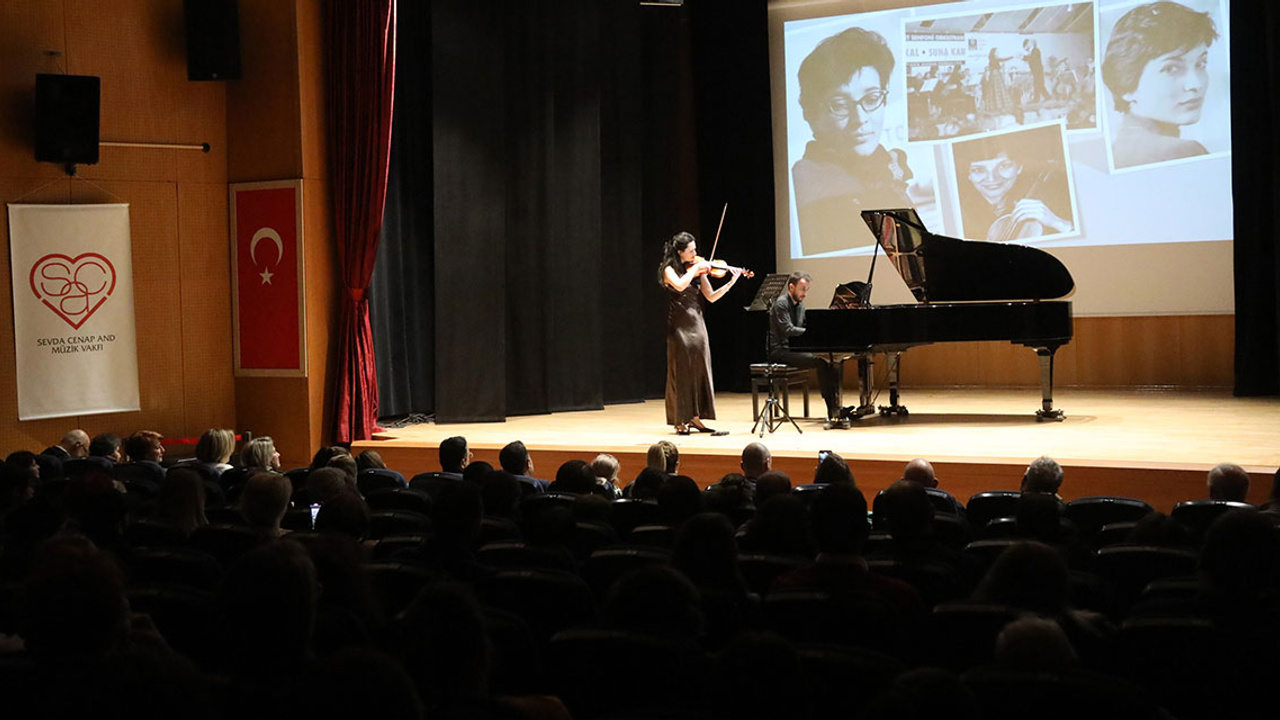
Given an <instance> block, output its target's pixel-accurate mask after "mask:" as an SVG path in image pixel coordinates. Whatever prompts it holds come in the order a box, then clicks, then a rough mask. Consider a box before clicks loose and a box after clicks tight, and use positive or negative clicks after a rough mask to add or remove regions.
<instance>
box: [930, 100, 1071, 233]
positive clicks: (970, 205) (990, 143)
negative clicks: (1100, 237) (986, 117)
mask: <svg viewBox="0 0 1280 720" xmlns="http://www.w3.org/2000/svg"><path fill="white" fill-rule="evenodd" d="M951 152H952V158H953V161H954V167H955V174H956V178H955V187H956V189H957V196H958V197H957V201H958V205H959V209H960V217H961V219H962V222H963V226H964V237H965V238H967V239H970V240H989V241H992V242H1027V241H1034V240H1037V239H1042V238H1044V239H1047V238H1055V237H1065V236H1069V235H1073V234H1075V232H1076V216H1077V214H1076V209H1075V197H1074V194H1073V188H1072V184H1071V175H1070V163H1069V158H1068V157H1067V145H1066V137H1065V134H1064V127H1063V124H1062V123H1061V121H1059V122H1057V123H1052V124H1048V125H1043V126H1040V127H1034V128H1025V129H1018V130H1012V131H1009V132H1005V133H1000V134H996V135H988V136H986V137H982V138H975V139H972V140H962V141H958V142H956V143H954V144H953V145H952V146H951Z"/></svg>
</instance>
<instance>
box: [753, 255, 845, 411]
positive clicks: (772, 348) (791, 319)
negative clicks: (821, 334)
mask: <svg viewBox="0 0 1280 720" xmlns="http://www.w3.org/2000/svg"><path fill="white" fill-rule="evenodd" d="M811 281H812V278H811V277H810V276H809V273H807V272H800V271H796V272H793V273H791V277H789V278H787V291H786V292H785V293H781V294H780V295H778V298H777V299H776V300H774V301H773V307H771V308H770V309H769V342H768V349H769V362H772V363H782V364H784V365H791V366H792V367H800V368H816V369H817V370H818V385H819V386H820V387H821V388H822V399H823V400H825V401H826V402H827V418H828V419H830V420H839V419H840V374H841V373H840V367H839V366H835V365H832V364H831V363H830V362H827V360H826V359H824V358H821V357H818V356H817V355H814V354H812V353H802V352H793V351H792V350H791V347H790V344H791V338H793V337H796V336H798V335H802V334H804V298H805V296H806V295H808V294H809V283H810V282H811Z"/></svg>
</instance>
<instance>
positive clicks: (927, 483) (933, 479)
mask: <svg viewBox="0 0 1280 720" xmlns="http://www.w3.org/2000/svg"><path fill="white" fill-rule="evenodd" d="M902 479H903V480H906V481H907V482H911V483H915V484H917V485H919V486H921V487H926V488H936V487H938V477H937V475H934V473H933V463H930V462H929V461H928V460H925V459H924V458H916V459H915V460H912V461H911V462H909V463H907V466H906V467H905V468H903V469H902Z"/></svg>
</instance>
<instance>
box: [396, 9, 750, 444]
mask: <svg viewBox="0 0 1280 720" xmlns="http://www.w3.org/2000/svg"><path fill="white" fill-rule="evenodd" d="M722 4H723V6H724V8H725V10H724V12H726V13H728V14H731V15H737V14H738V13H740V12H742V11H743V10H744V9H746V10H749V11H750V13H749V14H750V16H751V17H752V18H753V22H754V25H753V29H752V30H751V32H752V33H754V35H755V36H754V37H752V38H749V43H754V44H755V46H756V47H755V50H754V51H753V52H752V53H748V55H749V56H750V57H751V58H752V60H751V62H752V64H753V65H755V67H752V68H749V74H750V75H751V76H752V77H754V78H756V79H757V80H759V79H760V78H764V79H763V82H762V84H760V85H758V86H757V88H756V91H755V95H756V97H757V98H762V100H760V105H759V107H758V108H754V109H753V110H752V112H754V113H755V119H754V121H753V122H756V123H757V126H756V127H755V128H754V132H753V134H750V135H748V136H744V135H743V134H742V133H741V131H739V130H738V129H736V128H732V127H730V128H723V127H722V128H720V132H721V133H722V134H723V135H724V138H723V139H720V140H717V139H715V136H716V133H714V132H712V133H710V134H708V133H704V132H701V131H700V130H699V129H698V128H699V127H700V126H701V124H702V122H701V118H699V113H698V111H697V108H698V107H699V106H700V105H701V104H702V102H703V101H702V100H699V101H698V103H695V97H696V89H697V88H699V87H701V86H702V84H704V83H705V82H706V81H705V79H704V78H701V77H699V78H698V79H696V80H695V77H694V73H693V72H692V71H691V67H692V66H693V63H692V60H691V57H692V55H691V51H690V47H693V46H696V45H697V38H695V37H694V34H693V31H692V30H691V28H700V27H702V26H703V25H706V23H705V22H704V20H703V19H701V18H698V17H697V14H696V13H695V12H693V11H691V10H690V8H647V7H640V6H639V5H638V3H636V2H635V1H634V0H605V1H601V0H496V1H493V2H480V3H477V2H474V1H472V2H468V1H467V0H437V1H436V2H432V3H429V4H427V3H414V4H411V5H412V6H413V7H408V6H407V7H406V8H405V9H404V12H403V16H402V19H401V33H400V42H401V44H400V46H399V47H400V62H401V65H400V67H401V75H400V77H399V80H400V82H399V83H398V85H397V91H398V95H397V98H396V118H395V130H394V133H395V134H394V137H395V143H394V146H393V160H392V168H391V173H392V180H391V183H390V192H389V194H388V200H387V221H386V223H385V228H384V240H383V242H384V245H383V247H384V252H383V254H382V256H381V257H380V258H379V264H378V268H377V273H376V274H375V278H374V282H373V287H372V297H373V302H374V305H373V307H374V310H373V313H374V317H375V327H374V339H375V344H376V347H377V352H378V372H379V386H380V391H381V393H382V407H383V409H384V414H385V415H402V414H405V413H409V412H434V413H435V415H436V417H437V419H438V420H440V421H450V422H456V421H485V420H501V419H503V418H505V417H507V416H509V415H517V414H527V413H539V412H552V411H560V410H574V409H588V408H599V407H602V406H603V404H604V403H606V402H627V401H638V400H641V399H644V398H646V397H656V396H661V394H662V391H663V381H664V377H665V362H666V360H665V346H664V340H663V332H664V327H665V321H666V318H665V303H666V299H665V296H664V294H663V290H662V289H661V287H660V286H659V285H658V282H657V263H658V259H659V257H660V249H661V244H662V243H663V242H664V241H665V240H666V238H668V237H670V236H671V235H672V234H673V233H675V232H676V231H678V230H681V229H686V228H687V229H690V230H692V231H694V232H695V233H698V234H699V236H700V237H702V236H706V237H708V238H709V237H710V235H711V234H713V233H714V231H715V221H716V220H718V218H719V203H720V202H722V200H721V199H720V196H723V195H724V193H723V192H719V191H717V192H715V193H714V194H715V195H717V197H715V198H711V199H709V200H707V203H706V204H707V205H708V206H712V205H714V210H713V211H707V212H705V213H702V214H703V215H704V217H702V221H701V222H700V220H699V215H700V209H701V208H700V203H699V191H700V185H699V174H698V172H697V168H698V166H699V164H700V162H703V158H702V156H701V155H700V152H699V143H700V142H703V143H704V145H705V146H706V147H712V148H715V147H717V145H716V143H717V142H718V143H720V145H719V149H717V150H715V151H714V152H715V154H719V155H726V156H742V157H743V158H744V159H746V160H749V161H750V162H751V163H758V162H760V159H761V158H767V157H768V154H769V153H768V147H769V146H768V122H769V116H768V84H767V64H766V63H765V58H766V55H767V51H766V47H767V34H766V32H765V29H764V27H765V26H764V17H765V15H764V13H765V2H764V0H750V2H742V3H730V2H724V3H722ZM699 5H702V6H705V8H707V9H708V10H709V8H711V7H712V6H713V5H714V3H699ZM691 18H692V20H691ZM709 29H711V30H714V31H715V34H716V35H719V34H720V33H721V32H723V31H721V30H718V29H713V28H709ZM716 42H719V39H717V40H716ZM747 42H748V41H747V40H745V39H743V38H736V37H735V38H733V42H730V43H728V45H729V46H730V47H733V46H735V44H736V45H740V44H742V43H747ZM756 63H759V64H758V65H756ZM740 71H741V68H740V67H737V68H735V67H733V63H732V62H731V59H725V60H724V61H723V72H725V73H727V74H729V75H732V74H734V73H735V72H740ZM735 82H736V81H734V80H732V79H731V80H730V81H729V82H728V83H726V86H727V87H726V89H723V90H722V91H721V93H720V94H719V95H715V94H713V95H712V96H711V101H713V102H716V103H720V102H725V101H726V98H729V96H730V95H731V94H732V92H734V90H733V88H734V87H735ZM761 93H763V94H761ZM731 101H732V102H733V103H734V104H735V105H745V104H746V103H748V102H749V99H748V98H731ZM761 121H762V122H763V131H762V130H761V126H759V125H758V123H759V122H761ZM717 122H728V123H729V124H730V125H733V124H734V122H735V121H734V120H732V119H726V118H725V116H724V113H723V112H721V114H720V116H719V117H718V118H717ZM736 122H741V118H738V120H737V121H736ZM708 137H710V138H712V139H710V140H706V141H705V142H704V138H708ZM744 137H754V138H755V139H757V140H758V139H759V138H763V139H764V142H765V144H764V145H762V146H761V145H755V146H751V147H750V148H749V149H746V146H744V145H742V144H741V143H742V142H744ZM753 142H754V141H753ZM748 156H749V157H748ZM765 162H766V169H765V171H764V172H763V173H762V174H761V177H760V178H758V179H757V180H756V181H755V182H760V181H761V180H763V181H765V182H766V183H767V188H768V189H761V188H756V189H755V190H754V191H752V192H745V193H740V194H739V195H740V197H741V204H742V205H743V207H742V208H741V214H740V215H731V219H732V220H733V221H734V222H736V223H737V226H738V227H739V228H740V230H739V232H740V233H744V234H745V232H746V228H748V227H749V226H750V225H749V223H755V222H760V223H761V224H760V225H758V226H756V227H753V228H752V233H753V237H754V238H755V240H756V241H757V242H762V243H765V244H766V245H767V248H768V249H767V250H766V251H764V252H763V253H762V252H761V251H760V249H759V248H756V249H753V250H750V251H748V249H747V245H746V242H745V241H743V242H742V243H741V244H740V245H739V246H736V247H735V251H734V255H735V257H734V259H735V261H736V262H742V260H739V259H738V258H747V257H755V256H760V257H764V256H766V255H767V256H769V257H771V256H772V242H773V241H772V214H771V210H769V211H768V212H769V215H768V219H767V225H766V224H764V223H765V221H761V220H760V217H759V216H758V215H757V214H753V212H749V211H748V207H747V206H749V205H759V206H762V207H763V206H771V203H772V180H771V173H770V172H769V170H768V169H767V160H765ZM743 167H744V163H743V162H736V163H734V164H731V165H730V166H729V167H727V168H726V169H724V170H720V169H717V170H716V172H715V173H714V176H720V175H724V176H728V175H730V174H737V173H740V172H743V170H742V169H741V168H743ZM707 176H708V177H711V176H713V175H712V174H708V175H707ZM760 198H765V200H764V201H763V202H761V201H760ZM758 210H759V208H756V209H755V211H754V212H758ZM732 212H733V210H731V213H732ZM707 216H710V217H707ZM728 227H730V224H729V223H726V232H728V229H727V228H728ZM738 248H741V250H740V251H739V249H738ZM725 256H726V257H727V255H725ZM770 267H771V262H770V265H769V266H764V267H763V269H764V270H766V271H767V270H768V269H770ZM757 269H760V268H757ZM749 300H750V289H749V288H746V287H744V288H741V289H738V290H736V291H735V293H734V295H731V296H730V297H728V298H725V301H722V302H721V303H720V305H725V306H728V305H737V306H739V308H738V312H739V313H740V312H741V310H740V306H741V305H743V304H745V303H746V302H747V301H749ZM716 341H717V340H716V339H715V337H714V336H713V343H715V342H716ZM715 352H716V354H717V355H719V354H722V353H721V351H720V349H719V348H716V351H715ZM730 354H732V353H731V351H730ZM743 367H744V373H745V365H744V366H743ZM722 384H723V383H722Z"/></svg>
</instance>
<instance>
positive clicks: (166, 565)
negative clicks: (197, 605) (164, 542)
mask: <svg viewBox="0 0 1280 720" xmlns="http://www.w3.org/2000/svg"><path fill="white" fill-rule="evenodd" d="M128 565H129V579H130V582H133V583H135V584H147V583H167V584H178V585H187V586H190V587H197V588H205V589H206V590H213V589H216V588H217V587H218V583H220V582H221V581H222V567H221V566H220V565H219V564H218V559H217V558H216V557H214V556H213V555H211V554H210V553H207V552H204V551H202V550H196V549H194V548H188V547H137V548H134V549H133V550H132V551H131V552H130V553H129V562H128Z"/></svg>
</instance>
